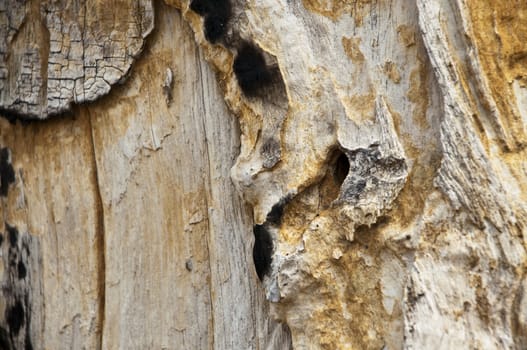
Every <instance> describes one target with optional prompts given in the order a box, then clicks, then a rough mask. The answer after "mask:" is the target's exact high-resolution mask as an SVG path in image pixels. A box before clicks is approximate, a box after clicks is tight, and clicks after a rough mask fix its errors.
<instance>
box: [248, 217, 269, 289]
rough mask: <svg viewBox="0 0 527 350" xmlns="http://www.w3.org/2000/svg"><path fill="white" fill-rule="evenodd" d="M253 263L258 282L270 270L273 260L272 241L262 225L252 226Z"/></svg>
mask: <svg viewBox="0 0 527 350" xmlns="http://www.w3.org/2000/svg"><path fill="white" fill-rule="evenodd" d="M253 233H254V247H253V261H254V267H255V269H256V274H257V275H258V278H259V279H260V281H262V280H263V278H264V276H265V275H267V274H268V273H269V271H270V270H271V263H272V260H273V256H272V255H273V239H272V238H271V234H270V233H269V231H268V230H267V228H266V227H265V226H264V225H254V227H253Z"/></svg>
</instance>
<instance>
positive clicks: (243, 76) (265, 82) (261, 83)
mask: <svg viewBox="0 0 527 350" xmlns="http://www.w3.org/2000/svg"><path fill="white" fill-rule="evenodd" d="M232 68H233V70H234V74H235V75H236V79H238V85H239V86H240V88H241V89H242V91H243V93H244V94H245V95H246V96H248V97H255V96H258V95H260V93H261V92H262V90H263V89H264V88H265V87H267V86H269V85H270V84H271V83H272V81H273V79H272V77H273V75H272V72H271V71H270V70H269V68H268V67H267V64H266V63H265V57H264V55H263V53H262V52H261V50H260V49H259V48H257V47H256V46H255V45H253V44H250V43H247V42H244V43H243V44H242V45H241V47H240V48H239V50H238V54H237V55H236V58H235V59H234V64H233V66H232Z"/></svg>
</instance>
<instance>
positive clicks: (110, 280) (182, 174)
mask: <svg viewBox="0 0 527 350" xmlns="http://www.w3.org/2000/svg"><path fill="white" fill-rule="evenodd" d="M104 6H108V4H105V5H104ZM156 11H157V18H156V28H155V29H154V31H153V33H152V34H151V35H150V37H149V44H147V46H146V48H145V51H144V53H143V56H142V57H141V58H140V59H139V61H138V62H137V63H136V65H135V66H134V73H133V75H131V76H130V78H129V79H128V80H127V82H126V83H124V84H123V85H122V86H118V87H116V88H115V89H114V90H113V91H112V94H111V95H109V96H107V97H106V98H103V99H102V100H99V101H98V102H96V103H93V104H89V105H83V106H75V107H73V109H72V112H71V113H70V114H69V115H67V116H64V117H61V118H55V119H50V120H46V121H44V122H31V123H29V124H27V123H20V122H17V123H14V124H10V123H9V122H8V121H7V120H1V121H0V123H1V127H0V130H1V134H0V135H1V136H0V140H1V145H2V147H4V148H5V149H9V150H10V159H11V161H12V167H13V169H14V173H15V182H14V184H11V185H10V186H9V191H8V193H7V197H2V199H1V200H2V206H1V208H2V209H1V212H2V216H1V217H2V227H6V229H7V228H8V227H10V226H12V227H14V228H16V229H17V230H18V232H19V239H18V241H17V242H16V243H15V244H14V245H12V244H11V243H10V242H9V238H8V236H9V233H8V232H7V231H4V230H2V231H3V232H4V234H3V238H4V239H3V241H4V242H3V244H2V246H1V252H2V260H1V261H2V265H1V266H2V269H1V270H0V271H2V272H1V276H2V293H3V294H2V295H3V297H2V298H0V315H2V317H0V319H1V320H2V321H1V322H0V324H1V326H2V332H3V333H5V332H7V335H6V336H5V334H0V337H4V336H5V337H7V339H8V341H10V342H11V341H12V342H13V344H12V345H13V348H15V349H22V348H24V345H27V344H29V343H31V344H32V346H33V348H34V349H97V348H101V347H102V348H104V349H118V348H120V349H207V348H216V349H243V348H254V349H257V348H260V349H263V348H265V346H266V345H267V344H271V343H273V342H276V343H277V344H284V345H283V346H284V348H287V344H288V336H287V333H285V336H282V333H283V331H282V327H281V326H280V325H277V324H275V323H274V322H272V321H270V320H269V317H268V306H267V304H266V302H265V299H264V295H263V292H262V289H261V287H260V286H259V285H260V283H259V282H258V279H257V277H256V274H255V272H254V268H253V264H252V255H251V253H252V241H253V239H252V224H251V218H250V216H249V215H248V211H247V208H246V207H245V205H244V204H243V203H242V201H241V199H240V198H239V195H238V194H237V193H236V191H235V189H234V187H233V185H232V182H231V180H230V177H229V174H230V168H231V166H232V164H233V163H234V160H235V158H236V155H237V153H238V152H239V129H238V126H237V120H236V118H235V117H233V116H232V115H231V114H230V113H229V112H228V110H227V108H226V106H225V103H224V102H223V98H222V95H221V92H220V90H219V88H218V84H217V82H216V79H215V76H214V73H213V72H212V70H211V68H210V67H209V66H208V65H207V64H206V63H205V61H204V60H203V58H202V56H201V53H200V52H199V51H198V49H197V47H196V45H195V43H194V40H193V38H192V35H191V32H190V30H189V28H188V25H187V24H186V23H184V22H183V21H182V20H181V16H180V14H179V13H178V12H177V10H176V9H174V8H169V7H167V6H165V5H162V4H158V8H157V10H156ZM167 70H170V71H171V72H172V74H173V82H172V84H169V85H170V87H169V89H168V90H167V89H166V88H165V89H164V88H163V85H164V82H165V79H166V75H167ZM166 93H169V94H170V103H167V102H166V99H165V96H166ZM8 167H9V166H8ZM3 179H4V178H2V181H3ZM4 225H5V226H4ZM7 225H9V226H7ZM26 242H27V243H26ZM26 246H27V247H28V248H26ZM12 261H13V262H15V265H14V266H13V265H12ZM19 261H20V262H22V263H23V264H24V266H25V267H26V269H27V270H28V273H27V276H26V277H24V278H21V279H19V278H18V272H17V264H19ZM18 302H20V303H22V305H23V310H24V315H23V316H21V315H20V313H18V314H16V313H14V312H13V306H14V305H15V304H16V303H18ZM4 315H6V317H7V318H6V317H4ZM9 315H18V317H22V325H21V327H20V330H18V331H17V330H15V329H13V327H11V326H12V324H10V323H9V321H8V318H9ZM5 337H4V338H2V341H5V340H4V339H6V338H5ZM284 337H285V338H284ZM282 338H283V339H282ZM2 344H3V343H2Z"/></svg>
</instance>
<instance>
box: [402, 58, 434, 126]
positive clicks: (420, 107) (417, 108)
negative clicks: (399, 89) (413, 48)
mask: <svg viewBox="0 0 527 350" xmlns="http://www.w3.org/2000/svg"><path fill="white" fill-rule="evenodd" d="M406 96H407V97H408V100H410V101H411V102H413V104H414V108H413V113H412V119H413V121H414V122H415V123H416V124H418V125H419V126H420V128H422V129H426V128H428V127H429V126H428V122H427V121H426V110H427V108H428V101H429V100H428V87H427V74H426V68H425V65H424V63H423V61H422V60H421V59H419V58H418V64H417V67H415V68H414V69H413V70H412V71H411V73H410V88H409V89H408V93H407V94H406Z"/></svg>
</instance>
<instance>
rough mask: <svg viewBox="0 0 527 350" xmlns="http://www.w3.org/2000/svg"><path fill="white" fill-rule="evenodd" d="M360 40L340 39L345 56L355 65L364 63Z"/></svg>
mask: <svg viewBox="0 0 527 350" xmlns="http://www.w3.org/2000/svg"><path fill="white" fill-rule="evenodd" d="M360 42H361V39H360V38H347V37H342V46H343V47H344V51H345V52H346V55H347V56H348V57H349V58H350V59H351V60H352V61H353V63H355V64H359V63H363V62H364V55H363V54H362V51H361V50H360Z"/></svg>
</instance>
